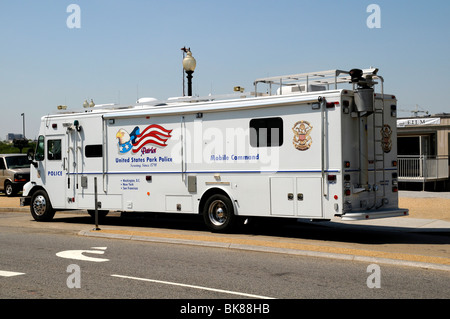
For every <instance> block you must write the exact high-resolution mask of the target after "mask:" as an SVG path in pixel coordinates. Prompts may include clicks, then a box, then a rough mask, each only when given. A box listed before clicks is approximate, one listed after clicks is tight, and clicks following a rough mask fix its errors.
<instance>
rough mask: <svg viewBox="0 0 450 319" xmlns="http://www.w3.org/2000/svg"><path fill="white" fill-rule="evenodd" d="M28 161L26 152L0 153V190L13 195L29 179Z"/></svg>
mask: <svg viewBox="0 0 450 319" xmlns="http://www.w3.org/2000/svg"><path fill="white" fill-rule="evenodd" d="M30 163H31V162H30V161H29V160H28V158H27V155H26V154H0V191H3V192H4V193H5V194H6V195H7V196H14V195H16V194H17V193H18V192H20V191H22V187H23V185H24V184H25V183H26V182H28V181H29V180H30Z"/></svg>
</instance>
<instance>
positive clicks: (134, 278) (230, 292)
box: [111, 275, 275, 299]
mask: <svg viewBox="0 0 450 319" xmlns="http://www.w3.org/2000/svg"><path fill="white" fill-rule="evenodd" d="M111 276H112V277H118V278H125V279H133V280H140V281H147V282H153V283H157V284H164V285H172V286H178V287H186V288H193V289H201V290H208V291H213V292H220V293H224V294H232V295H239V296H243V297H249V298H258V299H275V298H272V297H266V296H259V295H253V294H247V293H244V292H237V291H231V290H223V289H216V288H209V287H202V286H195V285H187V284H182V283H177V282H171V281H162V280H155V279H148V278H139V277H131V276H122V275H111Z"/></svg>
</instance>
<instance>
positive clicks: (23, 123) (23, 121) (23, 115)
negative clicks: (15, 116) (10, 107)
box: [20, 113, 25, 139]
mask: <svg viewBox="0 0 450 319" xmlns="http://www.w3.org/2000/svg"><path fill="white" fill-rule="evenodd" d="M20 116H22V129H23V139H25V113H22V114H20Z"/></svg>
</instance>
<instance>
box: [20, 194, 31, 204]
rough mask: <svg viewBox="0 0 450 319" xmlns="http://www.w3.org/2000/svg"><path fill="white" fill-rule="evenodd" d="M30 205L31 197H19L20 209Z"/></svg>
mask: <svg viewBox="0 0 450 319" xmlns="http://www.w3.org/2000/svg"><path fill="white" fill-rule="evenodd" d="M30 203H31V197H30V196H23V197H20V206H21V207H25V206H30Z"/></svg>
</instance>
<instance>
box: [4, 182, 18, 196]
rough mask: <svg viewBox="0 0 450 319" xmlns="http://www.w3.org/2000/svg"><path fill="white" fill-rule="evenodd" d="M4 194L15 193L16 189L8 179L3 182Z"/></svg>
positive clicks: (12, 194) (10, 194)
mask: <svg viewBox="0 0 450 319" xmlns="http://www.w3.org/2000/svg"><path fill="white" fill-rule="evenodd" d="M5 194H6V196H8V197H12V196H15V195H16V194H17V190H16V189H15V187H14V185H13V184H12V183H11V182H10V181H6V182H5Z"/></svg>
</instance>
